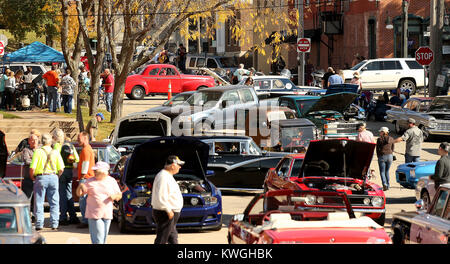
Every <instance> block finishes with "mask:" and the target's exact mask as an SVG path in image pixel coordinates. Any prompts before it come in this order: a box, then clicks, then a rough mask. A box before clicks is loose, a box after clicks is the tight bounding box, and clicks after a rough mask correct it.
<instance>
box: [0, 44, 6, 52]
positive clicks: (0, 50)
mask: <svg viewBox="0 0 450 264" xmlns="http://www.w3.org/2000/svg"><path fill="white" fill-rule="evenodd" d="M3 54H5V44H3V41H0V55H3Z"/></svg>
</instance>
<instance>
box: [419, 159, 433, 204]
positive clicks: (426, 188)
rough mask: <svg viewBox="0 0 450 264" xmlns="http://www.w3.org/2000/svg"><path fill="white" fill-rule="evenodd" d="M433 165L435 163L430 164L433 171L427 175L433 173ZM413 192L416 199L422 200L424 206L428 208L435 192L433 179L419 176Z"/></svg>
mask: <svg viewBox="0 0 450 264" xmlns="http://www.w3.org/2000/svg"><path fill="white" fill-rule="evenodd" d="M435 165H436V164H434V165H433V166H432V167H433V172H432V173H430V174H429V175H431V174H434V167H435ZM430 171H431V169H430ZM415 193H416V200H417V201H418V200H422V201H423V204H424V208H425V209H428V207H429V206H430V204H431V201H432V200H433V198H434V195H435V194H436V188H434V181H433V180H432V179H430V178H429V177H422V178H420V179H419V181H417V185H416V190H415Z"/></svg>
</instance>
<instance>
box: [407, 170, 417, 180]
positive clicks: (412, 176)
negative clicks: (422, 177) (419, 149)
mask: <svg viewBox="0 0 450 264" xmlns="http://www.w3.org/2000/svg"><path fill="white" fill-rule="evenodd" d="M409 176H410V177H411V178H416V171H415V170H414V169H412V170H410V171H409Z"/></svg>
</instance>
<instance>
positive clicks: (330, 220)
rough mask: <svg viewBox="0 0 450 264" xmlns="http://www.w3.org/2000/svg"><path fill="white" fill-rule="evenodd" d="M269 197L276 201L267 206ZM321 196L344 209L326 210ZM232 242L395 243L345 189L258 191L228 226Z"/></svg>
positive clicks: (229, 240)
mask: <svg viewBox="0 0 450 264" xmlns="http://www.w3.org/2000/svg"><path fill="white" fill-rule="evenodd" d="M266 199H270V200H273V201H276V204H274V206H273V208H271V209H265V208H264V206H263V204H264V201H265V200H266ZM320 200H335V201H339V202H338V203H339V204H340V205H342V210H335V209H332V208H327V209H326V210H323V208H321V207H320V206H319V204H318V203H317V201H320ZM228 243H230V244H297V243H302V244H304V243H314V244H392V241H391V239H390V237H389V235H388V234H387V233H386V231H385V230H384V228H383V227H382V226H380V225H378V224H377V223H375V221H373V220H372V219H371V218H369V217H367V216H361V215H360V214H358V213H354V212H353V210H352V208H351V205H350V202H349V200H348V198H347V195H346V194H345V193H342V192H341V193H339V192H332V191H298V190H279V191H270V192H266V193H264V194H256V195H255V197H254V198H253V200H251V201H250V203H249V204H248V206H247V208H246V209H245V211H244V213H243V214H238V215H235V216H233V219H232V220H231V223H230V224H229V227H228Z"/></svg>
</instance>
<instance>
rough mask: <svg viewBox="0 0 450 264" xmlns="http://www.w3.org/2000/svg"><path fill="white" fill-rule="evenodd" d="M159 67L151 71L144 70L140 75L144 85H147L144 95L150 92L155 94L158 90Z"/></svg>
mask: <svg viewBox="0 0 450 264" xmlns="http://www.w3.org/2000/svg"><path fill="white" fill-rule="evenodd" d="M159 70H160V67H155V68H152V69H146V70H144V72H143V74H142V78H143V79H144V81H145V83H146V84H147V87H148V89H149V90H148V91H147V92H146V93H149V92H152V93H156V92H157V90H158V81H157V78H158V73H159Z"/></svg>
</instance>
